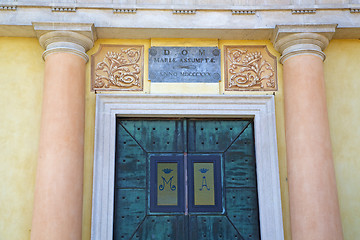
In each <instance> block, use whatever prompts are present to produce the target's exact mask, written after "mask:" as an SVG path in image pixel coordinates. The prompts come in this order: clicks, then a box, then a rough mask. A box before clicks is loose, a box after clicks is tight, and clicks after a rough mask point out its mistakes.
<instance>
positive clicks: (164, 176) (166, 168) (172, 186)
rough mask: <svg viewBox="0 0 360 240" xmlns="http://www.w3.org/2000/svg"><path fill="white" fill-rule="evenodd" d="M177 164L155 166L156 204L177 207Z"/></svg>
mask: <svg viewBox="0 0 360 240" xmlns="http://www.w3.org/2000/svg"><path fill="white" fill-rule="evenodd" d="M177 168H178V167H177V163H158V164H157V182H158V186H159V187H158V190H157V204H158V205H175V206H176V205H178V196H177V194H178V191H177V188H178V173H177Z"/></svg>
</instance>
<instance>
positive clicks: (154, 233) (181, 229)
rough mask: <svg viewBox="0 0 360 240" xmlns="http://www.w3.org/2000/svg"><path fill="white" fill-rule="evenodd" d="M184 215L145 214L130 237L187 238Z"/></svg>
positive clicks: (157, 239)
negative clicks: (140, 223) (133, 234)
mask: <svg viewBox="0 0 360 240" xmlns="http://www.w3.org/2000/svg"><path fill="white" fill-rule="evenodd" d="M186 234H187V231H186V230H185V216H184V215H178V216H147V217H146V219H145V221H144V223H143V224H142V225H141V226H140V228H139V229H138V231H137V232H136V234H135V236H134V237H133V238H132V239H142V240H149V239H155V240H167V239H168V240H173V239H179V240H182V239H184V240H185V239H187V235H186Z"/></svg>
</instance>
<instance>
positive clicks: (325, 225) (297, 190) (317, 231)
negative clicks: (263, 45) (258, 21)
mask: <svg viewBox="0 0 360 240" xmlns="http://www.w3.org/2000/svg"><path fill="white" fill-rule="evenodd" d="M335 27H336V26H335V25H317V26H315V25H313V26H278V27H277V28H276V32H275V39H274V45H275V48H276V49H277V50H278V51H279V52H280V53H281V54H282V57H281V58H280V61H281V63H282V64H283V77H284V101H285V131H286V149H287V150H286V151H287V152H286V156H287V168H288V183H289V197H290V221H291V233H292V240H304V239H308V240H311V239H314V240H341V239H343V234H342V227H341V218H340V211H339V204H338V196H337V187H336V179H335V171H334V163H333V158H332V149H331V139H330V131H329V123H328V114H327V107H326V94H325V83H324V73H323V61H324V59H325V54H324V53H323V52H322V50H324V49H325V48H326V46H327V45H328V43H329V40H330V39H331V37H332V35H333V33H334V32H335Z"/></svg>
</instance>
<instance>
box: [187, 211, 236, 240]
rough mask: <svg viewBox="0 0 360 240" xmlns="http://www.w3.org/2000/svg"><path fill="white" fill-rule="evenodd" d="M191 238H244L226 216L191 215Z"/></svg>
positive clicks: (219, 239)
mask: <svg viewBox="0 0 360 240" xmlns="http://www.w3.org/2000/svg"><path fill="white" fill-rule="evenodd" d="M190 226H192V228H190V230H189V231H190V239H194V240H221V239H224V240H228V239H243V238H242V237H241V236H240V234H239V233H238V232H237V231H236V229H235V228H234V226H233V225H232V224H231V222H230V221H229V220H228V218H226V216H201V215H200V216H190Z"/></svg>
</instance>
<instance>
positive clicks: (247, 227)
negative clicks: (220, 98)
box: [113, 118, 260, 240]
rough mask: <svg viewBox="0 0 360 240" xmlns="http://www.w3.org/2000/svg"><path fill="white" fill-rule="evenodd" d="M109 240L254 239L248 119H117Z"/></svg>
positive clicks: (255, 210) (252, 156) (252, 155)
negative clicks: (112, 214)
mask: <svg viewBox="0 0 360 240" xmlns="http://www.w3.org/2000/svg"><path fill="white" fill-rule="evenodd" d="M116 145H117V146H116V149H117V150H116V160H115V161H116V162H115V189H114V191H115V199H114V228H113V229H114V231H113V236H114V239H116V240H118V239H157V240H162V239H179V240H198V239H206V240H212V239H260V227H259V216H258V215H259V214H258V201H257V187H256V165H255V163H256V162H255V150H254V134H253V121H252V120H242V119H163V118H157V119H141V118H136V119H129V118H118V119H117V141H116Z"/></svg>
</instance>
